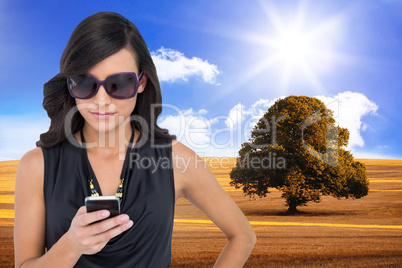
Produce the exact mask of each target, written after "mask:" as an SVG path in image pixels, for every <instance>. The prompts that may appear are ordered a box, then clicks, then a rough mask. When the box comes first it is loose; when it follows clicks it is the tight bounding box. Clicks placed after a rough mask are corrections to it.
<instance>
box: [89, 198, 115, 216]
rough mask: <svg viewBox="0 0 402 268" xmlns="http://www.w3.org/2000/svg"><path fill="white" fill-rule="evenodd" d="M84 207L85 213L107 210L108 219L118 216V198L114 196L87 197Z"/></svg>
mask: <svg viewBox="0 0 402 268" xmlns="http://www.w3.org/2000/svg"><path fill="white" fill-rule="evenodd" d="M85 206H86V207H87V212H93V211H97V210H103V209H106V210H109V211H110V216H109V218H111V217H114V216H117V215H119V214H120V198H118V197H117V196H114V195H110V196H88V197H86V198H85Z"/></svg>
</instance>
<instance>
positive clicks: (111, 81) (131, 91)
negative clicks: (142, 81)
mask: <svg viewBox="0 0 402 268" xmlns="http://www.w3.org/2000/svg"><path fill="white" fill-rule="evenodd" d="M106 88H107V90H108V92H109V95H110V96H111V97H113V98H115V99H127V98H131V97H134V95H135V93H136V91H137V79H136V77H135V76H134V75H132V74H116V75H112V76H110V77H108V78H107V80H106Z"/></svg>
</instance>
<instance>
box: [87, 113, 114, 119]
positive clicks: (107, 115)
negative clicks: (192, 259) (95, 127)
mask: <svg viewBox="0 0 402 268" xmlns="http://www.w3.org/2000/svg"><path fill="white" fill-rule="evenodd" d="M91 114H92V115H93V116H94V117H95V118H98V119H107V118H109V117H111V116H113V115H114V113H97V112H91Z"/></svg>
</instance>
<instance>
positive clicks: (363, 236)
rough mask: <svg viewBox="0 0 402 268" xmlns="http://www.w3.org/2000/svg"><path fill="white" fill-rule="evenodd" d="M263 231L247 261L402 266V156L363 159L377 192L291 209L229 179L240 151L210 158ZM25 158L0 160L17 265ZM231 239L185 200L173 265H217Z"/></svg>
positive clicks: (0, 262) (5, 222)
mask: <svg viewBox="0 0 402 268" xmlns="http://www.w3.org/2000/svg"><path fill="white" fill-rule="evenodd" d="M204 160H205V161H206V162H207V163H208V164H209V166H210V168H211V170H212V171H213V173H214V174H215V176H216V178H217V179H218V181H219V183H220V184H221V185H222V187H223V188H224V189H225V190H226V191H227V193H228V194H229V195H230V196H231V197H232V198H233V200H234V201H235V202H236V203H237V204H238V206H239V207H240V208H241V210H242V211H243V212H244V214H245V215H246V216H247V218H248V219H249V221H250V223H251V224H252V226H253V227H254V229H255V231H256V233H257V239H258V241H257V244H256V246H255V248H254V250H253V252H252V254H251V256H250V258H249V260H248V261H247V263H246V265H245V267H402V160H372V159H361V160H360V161H362V162H364V163H365V164H366V167H367V170H368V176H369V179H370V192H369V195H368V196H366V197H364V198H362V199H358V200H353V199H346V200H345V199H342V200H337V199H335V198H332V197H323V199H322V202H321V203H311V204H309V205H308V206H307V207H302V208H301V209H300V210H301V211H302V212H303V213H302V214H300V215H296V216H288V215H286V214H285V213H284V212H285V211H286V207H285V204H284V200H283V199H281V197H280V195H281V193H280V192H278V191H274V190H273V191H272V192H271V193H270V194H269V195H268V196H267V197H266V198H262V199H258V198H257V199H255V200H250V199H249V198H248V197H244V196H243V194H242V192H241V190H236V189H234V187H231V186H230V185H229V181H230V178H229V172H230V170H231V168H232V166H233V164H234V161H235V160H234V158H204ZM17 164H18V161H5V162H0V267H13V261H14V260H13V258H14V257H13V241H12V231H13V217H14V211H13V203H14V179H15V173H16V168H17ZM225 243H226V239H225V237H224V235H223V234H222V233H221V232H220V230H219V229H218V228H217V227H215V225H214V224H213V223H211V222H210V221H209V220H208V219H207V218H206V216H205V215H204V214H202V213H201V212H200V211H199V210H198V209H196V208H195V207H193V206H192V205H191V204H190V203H189V202H187V201H186V200H184V199H180V200H178V202H177V204H176V214H175V225H174V231H173V244H172V267H212V266H213V263H214V261H215V260H216V258H217V257H218V256H219V253H220V252H221V250H222V249H223V247H224V246H225Z"/></svg>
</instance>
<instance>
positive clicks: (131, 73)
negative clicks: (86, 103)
mask: <svg viewBox="0 0 402 268" xmlns="http://www.w3.org/2000/svg"><path fill="white" fill-rule="evenodd" d="M119 74H130V75H133V76H134V78H135V80H136V81H135V88H134V92H133V94H131V95H130V96H129V97H126V98H115V97H113V96H112V95H110V93H109V90H108V89H107V87H106V80H107V79H109V78H110V77H112V76H115V75H119ZM143 74H144V71H142V72H141V73H140V75H139V76H137V74H136V73H134V72H122V73H115V74H111V75H109V76H108V77H106V78H105V80H103V81H99V79H98V78H96V77H95V76H93V75H92V74H87V73H85V74H82V75H86V76H90V77H92V78H94V79H95V81H96V90H95V92H94V93H93V95H91V96H90V97H88V98H80V97H78V96H76V95H75V94H74V93H73V90H72V87H71V82H70V80H71V79H72V77H73V76H69V77H67V88H68V91H69V92H70V95H71V97H73V98H76V99H80V100H88V99H91V98H93V97H95V96H96V94H97V93H98V91H99V88H100V86H103V88H104V89H105V91H106V93H107V94H108V95H109V96H110V97H111V98H113V99H116V100H126V99H130V98H132V97H134V96H135V95H136V94H137V91H138V86H139V84H140V81H141V78H142V75H143Z"/></svg>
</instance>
